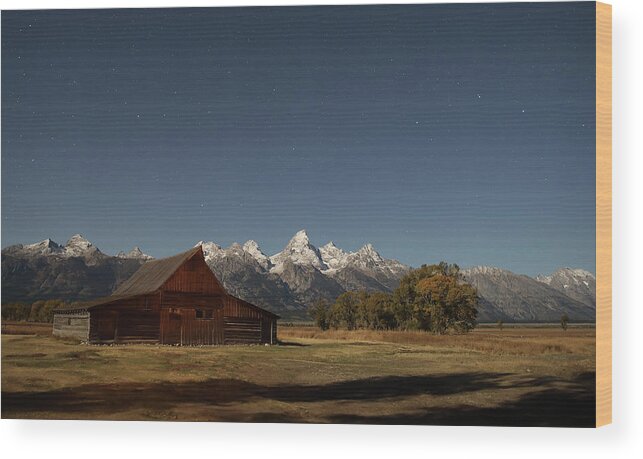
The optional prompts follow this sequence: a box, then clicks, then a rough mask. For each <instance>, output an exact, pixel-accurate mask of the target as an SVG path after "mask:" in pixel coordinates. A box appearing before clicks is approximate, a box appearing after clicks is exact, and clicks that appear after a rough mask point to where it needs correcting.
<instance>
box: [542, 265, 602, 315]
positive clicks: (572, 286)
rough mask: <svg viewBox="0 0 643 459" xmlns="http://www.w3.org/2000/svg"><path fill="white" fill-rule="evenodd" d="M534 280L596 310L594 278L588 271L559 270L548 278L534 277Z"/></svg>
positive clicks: (574, 269) (575, 269)
mask: <svg viewBox="0 0 643 459" xmlns="http://www.w3.org/2000/svg"><path fill="white" fill-rule="evenodd" d="M536 280H537V281H539V282H542V283H544V284H547V285H549V286H550V287H552V288H555V289H556V290H558V291H560V292H563V293H564V294H565V295H567V296H569V297H571V298H574V299H575V300H577V301H580V302H582V303H584V304H586V305H587V306H589V307H591V308H596V278H595V277H594V275H593V274H592V273H590V272H589V271H585V270H584V269H577V268H561V269H559V270H558V271H556V272H554V273H552V274H550V275H548V276H544V275H539V276H536Z"/></svg>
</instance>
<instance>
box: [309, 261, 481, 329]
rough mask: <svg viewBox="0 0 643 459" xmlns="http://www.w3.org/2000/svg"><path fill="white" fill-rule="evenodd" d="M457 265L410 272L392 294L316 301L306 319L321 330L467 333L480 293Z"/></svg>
mask: <svg viewBox="0 0 643 459" xmlns="http://www.w3.org/2000/svg"><path fill="white" fill-rule="evenodd" d="M459 272H460V268H459V267H458V265H456V264H449V263H446V262H441V263H439V264H434V265H423V266H422V267H420V268H418V269H415V270H412V271H410V272H409V273H408V274H406V275H405V276H404V277H403V278H402V279H401V281H400V285H399V287H398V288H397V289H395V290H394V291H393V292H392V293H384V292H366V291H352V292H346V293H343V294H341V295H340V296H338V297H337V299H336V300H335V302H334V303H332V304H330V303H329V302H328V301H326V300H323V299H322V300H319V301H317V302H316V303H315V304H314V305H313V306H312V308H311V310H310V314H311V316H312V318H313V319H314V321H315V323H316V325H317V326H318V327H319V328H321V329H322V330H327V329H329V328H335V329H340V328H342V329H347V330H356V329H370V330H425V331H430V332H433V333H437V334H443V333H466V332H468V331H470V330H472V329H473V328H474V327H475V324H476V316H477V313H478V311H477V309H476V308H477V305H478V294H477V292H476V290H475V288H474V287H473V286H471V285H469V284H467V283H465V282H463V281H462V279H461V278H460V274H459Z"/></svg>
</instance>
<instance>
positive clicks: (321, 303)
mask: <svg viewBox="0 0 643 459" xmlns="http://www.w3.org/2000/svg"><path fill="white" fill-rule="evenodd" d="M310 315H311V316H312V318H313V320H314V321H315V325H317V326H318V327H319V328H320V329H321V330H328V329H329V328H330V304H328V301H326V300H325V299H323V298H320V299H319V300H317V301H316V302H315V303H314V304H313V306H312V308H311V309H310Z"/></svg>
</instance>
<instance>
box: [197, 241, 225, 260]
mask: <svg viewBox="0 0 643 459" xmlns="http://www.w3.org/2000/svg"><path fill="white" fill-rule="evenodd" d="M198 246H201V249H202V250H203V255H204V257H205V261H206V262H207V263H208V264H210V263H211V262H212V261H213V260H215V259H217V258H220V257H222V256H223V255H224V254H225V250H223V248H222V247H221V246H220V245H219V244H215V243H214V242H212V241H210V242H204V241H199V242H197V243H196V244H195V245H194V247H198Z"/></svg>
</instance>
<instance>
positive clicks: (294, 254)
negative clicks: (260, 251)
mask: <svg viewBox="0 0 643 459" xmlns="http://www.w3.org/2000/svg"><path fill="white" fill-rule="evenodd" d="M286 260H290V261H292V262H293V263H294V264H296V265H304V266H312V267H314V268H316V269H319V270H324V269H327V266H326V264H325V263H324V261H323V260H322V257H321V254H320V253H319V250H318V249H317V248H316V247H315V246H314V245H312V244H311V243H310V239H308V234H307V233H306V230H301V231H298V232H297V234H295V235H294V236H293V237H292V239H291V240H290V241H289V242H288V244H287V245H286V247H285V248H284V249H283V250H282V251H281V252H279V253H277V254H275V255H273V256H272V257H270V261H271V262H272V264H273V265H274V266H273V268H272V269H271V271H273V272H277V273H278V272H280V271H281V270H282V268H283V267H282V264H283V263H284V261H286Z"/></svg>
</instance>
